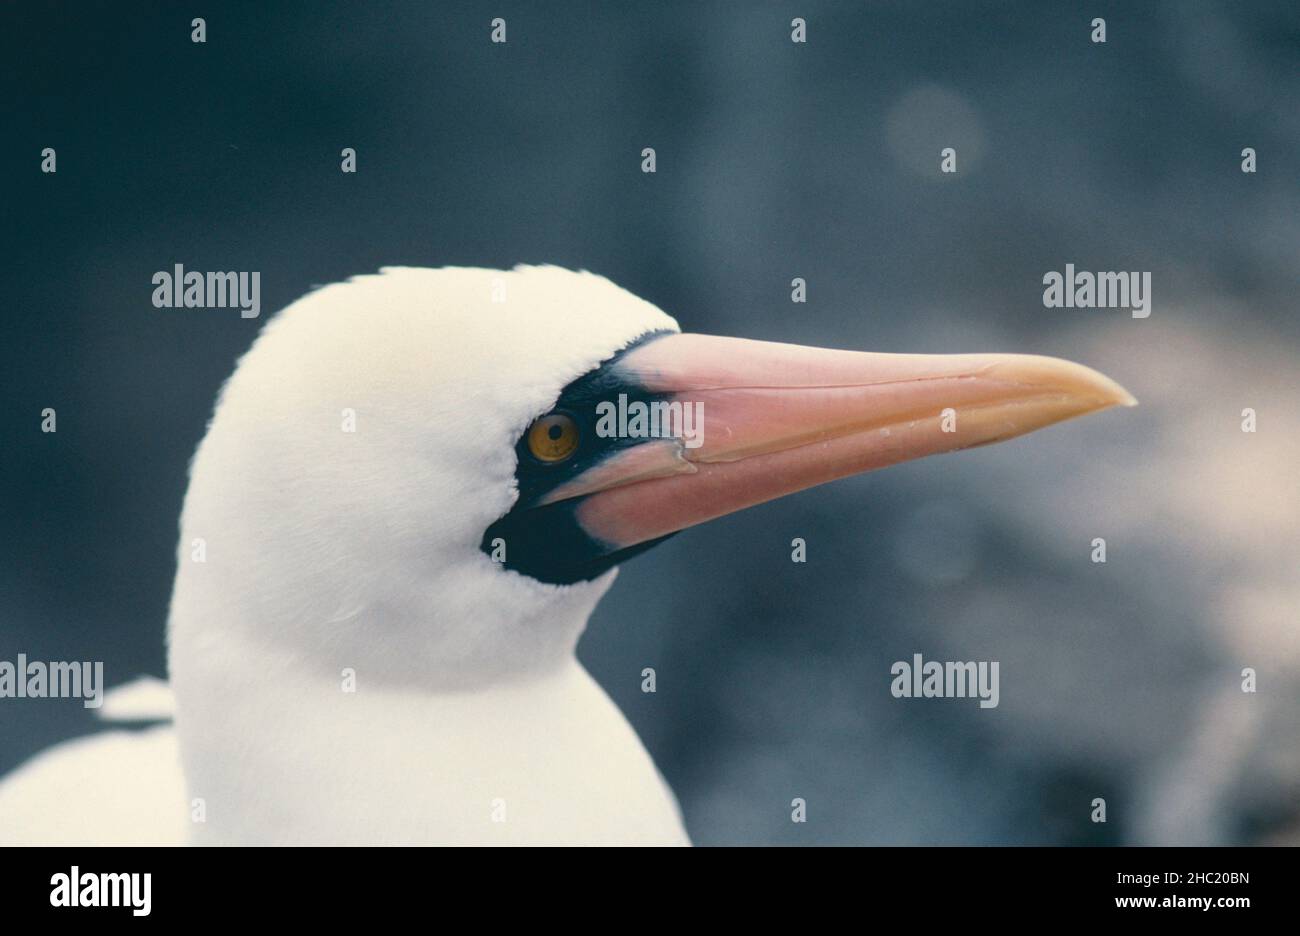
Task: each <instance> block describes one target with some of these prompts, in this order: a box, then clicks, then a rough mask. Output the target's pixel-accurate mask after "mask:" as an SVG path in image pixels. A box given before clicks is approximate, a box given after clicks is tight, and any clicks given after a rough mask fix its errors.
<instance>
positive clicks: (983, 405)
mask: <svg viewBox="0 0 1300 936" xmlns="http://www.w3.org/2000/svg"><path fill="white" fill-rule="evenodd" d="M1131 402H1132V398H1131V397H1129V395H1128V394H1127V393H1126V392H1125V391H1124V390H1123V389H1122V388H1120V387H1119V386H1118V385H1117V384H1115V383H1114V382H1113V381H1111V380H1109V379H1108V378H1106V377H1104V376H1102V375H1101V374H1099V373H1097V372H1095V371H1092V370H1090V369H1088V368H1086V367H1082V366H1080V365H1077V364H1071V363H1069V362H1066V361H1061V360H1057V359H1053V358H1044V357H1034V356H1026V355H1006V354H972V355H951V356H946V355H896V354H871V353H858V352H849V351H826V350H820V349H813V348H805V347H798V346H793V345H781V344H773V343H768V342H757V341H747V340H743V339H733V338H719V337H712V336H705V335H689V334H680V333H679V331H678V327H677V324H676V322H674V321H673V319H671V318H670V317H668V316H667V315H665V314H664V313H663V312H661V311H660V310H659V309H657V308H655V307H654V306H653V305H651V304H650V303H648V302H645V301H643V300H641V299H638V298H637V297H636V296H633V295H632V294H630V293H628V292H626V291H625V290H623V289H620V288H619V287H617V286H615V285H613V284H612V283H610V282H609V281H607V280H605V279H603V278H601V277H598V276H595V275H592V274H590V273H574V272H570V271H567V270H563V269H559V268H555V267H520V268H517V269H515V270H513V271H510V272H503V271H495V270H481V269H439V270H427V269H405V268H401V269H386V270H384V271H382V273H381V274H380V275H377V276H364V277H358V278H356V279H353V280H351V281H349V282H347V283H342V284H338V285H333V286H329V287H326V288H323V289H320V290H318V291H316V292H313V293H311V294H310V295H308V296H306V297H305V298H303V299H301V300H299V301H298V302H296V303H294V304H293V305H292V306H290V307H289V308H288V309H286V310H285V311H284V312H283V313H282V314H281V315H279V316H278V317H277V318H276V319H275V320H274V321H272V322H271V323H270V324H269V325H268V326H267V328H266V329H265V330H264V332H263V334H262V335H261V336H260V337H259V339H258V340H257V342H256V343H255V344H254V346H253V348H252V349H251V350H250V351H249V353H248V354H247V355H246V356H245V357H244V359H243V360H242V361H241V362H240V365H239V367H238V369H237V370H236V372H235V374H234V376H233V377H232V378H231V380H230V381H229V383H228V384H227V386H226V388H225V390H224V391H223V393H222V396H221V400H220V402H219V405H218V408H217V412H216V414H215V416H214V418H213V422H212V425H211V427H210V430H209V433H208V435H207V437H206V438H205V440H204V442H203V443H202V445H201V446H200V449H199V452H198V454H197V455H196V457H195V461H194V465H193V469H192V481H191V485H190V490H189V493H188V495H187V498H186V505H185V511H184V515H183V518H182V538H181V545H180V553H179V562H180V571H179V572H178V576H177V585H176V594H175V597H174V600H173V610H172V641H173V645H174V646H175V645H176V644H177V642H178V641H179V642H181V643H183V644H184V643H188V644H189V645H191V646H194V645H195V644H194V641H197V642H198V646H200V647H202V646H209V647H210V646H212V645H213V642H215V641H217V640H218V639H220V638H219V636H218V634H216V633H214V632H213V631H214V630H220V629H227V630H228V629H229V628H236V629H239V630H241V631H243V632H244V634H245V636H246V637H247V638H248V639H249V640H252V641H254V642H256V644H257V645H258V648H259V651H260V652H261V653H262V654H263V659H268V658H269V659H276V658H282V659H298V658H300V657H302V656H304V655H305V656H307V657H308V658H313V657H314V658H317V660H318V662H319V664H320V665H321V666H322V667H326V668H327V669H333V670H337V669H338V668H339V667H343V666H354V667H357V668H358V672H359V673H360V672H363V671H364V670H365V669H366V668H369V669H370V670H371V672H376V671H377V672H381V673H383V674H384V675H385V677H386V678H391V679H396V680H400V681H406V680H409V681H411V682H415V683H422V684H429V683H430V682H433V683H443V684H448V685H455V684H458V683H466V684H468V683H471V682H475V681H481V680H482V679H484V678H491V677H507V676H509V675H510V674H516V673H521V672H526V671H530V670H536V669H537V668H538V667H544V666H546V665H548V664H549V663H551V662H552V661H554V660H556V659H558V658H561V657H563V656H566V655H568V654H570V653H571V652H572V649H573V646H574V644H575V643H576V641H577V638H578V636H579V635H580V633H581V629H582V626H583V625H584V624H585V621H586V618H587V616H588V614H589V613H590V611H591V609H592V608H593V607H594V605H595V603H596V602H597V601H598V600H599V598H600V596H601V595H602V594H603V593H604V591H605V590H606V589H607V588H608V586H609V584H610V583H611V581H612V577H613V571H612V570H613V568H614V567H615V566H616V565H617V564H618V563H619V562H620V561H621V560H623V559H624V558H626V557H628V556H630V555H632V554H634V553H636V552H639V551H641V550H643V549H645V548H647V547H649V546H651V545H653V544H654V543H656V542H658V541H659V540H661V539H662V538H663V537H665V536H668V535H670V534H672V533H675V532H677V531H679V530H682V529H685V528H687V527H689V526H692V525H694V524H697V523H701V522H703V521H706V520H709V519H712V518H715V517H719V516H722V515H724V514H727V513H730V512H732V511H735V510H739V509H741V508H743V507H747V506H750V505H753V504H758V503H761V502H763V501H767V500H771V499H773V498H776V497H780V496H782V495H784V494H788V493H792V492H794V491H798V490H802V489H804V488H807V487H811V486H813V485H816V484H820V483H823V482H826V481H830V480H833V479H836V478H840V477H844V476H846V475H850V474H856V473H858V472H862V471H867V470H870V469H872V468H878V467H882V466H885V465H889V464H893V463H896V462H900V461H905V460H909V459H913V458H919V457H921V456H924V455H930V454H936V453H940V452H949V451H953V450H956V449H962V448H969V447H971V446H975V445H983V444H986V443H989V442H996V441H999V440H1002V439H1007V438H1011V437H1012V436H1016V435H1020V434H1023V433H1025V432H1029V431H1031V430H1033V429H1037V428H1040V427H1042V426H1046V425H1048V424H1050V423H1054V422H1057V421H1060V420H1062V419H1067V418H1070V417H1072V416H1078V415H1081V414H1084V413H1088V412H1093V411H1096V410H1100V409H1105V408H1107V407H1110V406H1114V405H1117V404H1129V403H1131ZM196 540H202V541H203V553H204V557H203V558H204V561H202V562H198V561H195V558H194V556H195V551H196V549H197V547H196V545H195V541H196ZM200 609H201V610H200ZM277 654H278V655H279V656H278V657H277ZM175 666H176V654H175V652H173V667H174V668H175Z"/></svg>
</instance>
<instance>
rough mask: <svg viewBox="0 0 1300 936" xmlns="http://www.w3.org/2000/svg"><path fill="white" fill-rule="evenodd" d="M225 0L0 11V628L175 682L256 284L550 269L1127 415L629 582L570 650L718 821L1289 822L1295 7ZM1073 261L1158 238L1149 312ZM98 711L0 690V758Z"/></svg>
mask: <svg viewBox="0 0 1300 936" xmlns="http://www.w3.org/2000/svg"><path fill="white" fill-rule="evenodd" d="M202 7H203V8H202V9H199V8H198V7H194V8H193V9H191V8H190V7H185V8H184V9H182V8H178V7H176V5H175V4H164V3H158V4H144V3H141V4H130V5H126V6H123V5H122V4H117V3H113V4H110V3H81V4H25V5H15V4H6V5H5V6H4V9H3V11H2V12H0V47H2V48H0V68H3V69H4V74H5V78H4V89H5V93H4V95H3V99H4V100H3V102H2V103H0V107H2V108H3V109H4V119H3V125H4V127H5V145H4V147H3V148H2V150H3V151H2V152H0V160H3V163H4V165H3V174H2V175H0V187H2V189H0V191H2V193H3V200H2V203H3V206H4V208H3V211H4V215H5V223H4V224H3V226H2V229H0V238H3V240H4V244H3V252H2V254H0V255H2V256H3V257H4V263H3V287H4V297H3V298H4V302H3V308H2V309H0V329H2V330H3V331H2V334H0V339H2V340H0V382H2V384H3V401H4V405H3V407H0V421H2V424H0V432H2V435H0V452H2V453H3V454H2V456H0V496H2V498H3V499H2V501H0V510H2V514H0V659H6V660H13V659H15V657H16V654H17V653H19V652H25V653H26V654H28V656H29V657H30V658H39V659H45V660H51V659H54V660H62V659H68V660H74V659H75V660H80V659H96V660H103V661H104V662H105V669H106V678H107V681H108V682H109V683H111V684H117V683H121V682H125V681H127V680H129V679H131V678H133V677H134V676H136V675H138V674H142V673H153V674H158V675H163V674H164V672H165V655H164V643H163V642H164V628H165V620H166V612H167V605H168V600H169V594H170V589H171V579H172V575H173V572H174V560H173V555H174V551H175V546H176V537H177V517H178V514H179V509H180V504H181V498H182V495H183V493H184V490H185V485H186V467H187V463H188V459H189V458H190V456H191V454H192V452H193V450H194V448H195V446H196V445H197V443H198V441H199V439H200V438H201V437H202V435H203V432H204V427H205V423H206V420H207V418H208V416H209V415H210V412H211V408H212V404H213V400H214V398H215V394H216V392H217V389H218V388H219V386H220V385H221V383H222V381H223V380H224V379H225V378H226V377H227V376H228V375H229V373H230V371H231V369H232V366H233V364H234V362H235V359H236V357H237V356H238V355H239V354H241V353H242V352H243V351H244V349H245V348H247V347H248V345H249V344H250V343H251V341H252V340H253V338H254V336H255V334H256V333H257V331H258V329H259V328H260V327H261V326H262V324H263V323H264V322H265V321H266V320H267V319H268V318H269V317H270V315H271V313H272V312H273V311H274V310H276V309H279V308H281V307H283V306H284V305H286V304H288V303H289V302H291V301H292V300H294V299H295V298H297V297H298V296H300V295H302V294H303V293H304V292H306V291H307V290H309V289H311V288H312V287H313V286H314V285H316V284H323V283H329V282H333V281H336V280H340V279H343V278H346V277H348V276H351V275H353V274H358V273H367V272H373V271H374V270H376V269H377V268H378V267H380V266H383V265H390V264H411V265H422V266H442V265H481V266H501V267H510V266H513V265H514V264H516V263H520V262H529V263H542V262H545V263H554V264H560V265H564V266H568V267H573V268H586V269H590V270H593V271H596V272H598V273H601V274H603V275H605V276H608V277H609V278H611V279H612V280H614V281H615V282H617V283H619V284H620V285H622V286H624V287H626V288H628V289H630V290H632V291H633V292H635V293H637V294H638V295H640V296H643V297H645V298H647V299H649V300H650V301H652V302H654V303H656V304H657V305H659V306H660V307H661V308H663V309H664V310H665V311H667V312H669V313H670V314H672V315H674V316H676V317H677V319H678V320H679V321H680V322H681V324H682V326H683V328H684V329H687V330H691V331H700V332H712V333H719V334H731V335H743V336H746V337H752V338H764V339H770V340H776V341H787V342H797V343H803V344H814V345H823V346H831V347H843V348H853V349H863V350H879V351H917V352H962V351H988V350H997V351H1015V352H1030V353H1042V354H1052V355H1059V356H1064V357H1068V358H1071V359H1074V360H1078V361H1081V362H1083V363H1086V364H1089V365H1091V366H1093V367H1096V368H1098V369H1100V370H1102V371H1104V372H1105V373H1107V374H1109V375H1110V376H1112V377H1114V378H1116V379H1117V380H1119V381H1120V382H1121V383H1123V384H1124V385H1125V386H1126V387H1127V388H1128V389H1130V390H1131V391H1132V392H1133V393H1134V394H1135V395H1136V396H1137V397H1138V398H1139V399H1140V401H1141V406H1140V407H1139V408H1138V409H1136V410H1125V411H1112V412H1109V413H1106V414H1103V415H1101V416H1095V417H1090V418H1088V419H1086V420H1083V421H1081V422H1078V423H1068V424H1065V425H1062V426H1057V427H1053V428H1051V429H1048V430H1046V431H1043V432H1041V433H1036V434H1034V435H1032V436H1029V437H1027V438H1023V439H1019V440H1016V441H1013V442H1009V443H1005V444H1002V445H998V446H994V447H991V448H984V449H979V450H977V451H972V452H967V453H962V454H960V455H957V456H954V457H945V458H937V459H931V460H928V461H924V462H920V463H916V464H910V465H904V466H900V467H897V468H892V469H888V470H885V471H883V472H878V473H874V474H869V475H866V476H863V477H859V478H854V479H851V480H846V481H841V482H839V483H836V484H833V485H831V486H829V487H825V488H822V489H819V490H814V491H811V492H808V493H805V494H801V495H799V496H796V497H792V498H788V499H785V500H781V501H777V502H775V503H772V504H768V505H766V506H763V507H759V508H755V509H752V510H749V511H746V512H743V513H741V514H738V515H735V516H732V517H729V518H726V519H724V520H720V521H717V522H715V523H712V524H710V525H707V526H705V527H702V528H699V529H696V530H692V531H688V532H686V533H684V534H682V535H681V536H678V537H676V538H674V539H672V540H670V541H669V542H668V543H666V544H664V545H662V546H660V547H659V548H657V549H655V550H653V551H651V552H650V553H648V554H646V555H645V556H643V557H640V558H638V559H636V560H634V561H633V562H631V563H630V564H628V565H627V566H625V567H624V569H623V571H622V574H621V576H620V581H619V583H618V584H617V585H616V587H615V588H614V589H613V591H612V592H611V593H610V594H609V596H608V597H607V598H606V599H605V601H604V602H603V603H602V604H601V605H600V607H599V608H598V610H597V612H596V614H595V616H594V618H593V620H592V622H591V627H590V629H589V631H588V633H587V635H586V637H585V638H584V639H583V642H582V644H581V646H580V648H579V650H580V656H581V658H582V659H583V661H584V662H585V663H586V664H587V666H588V667H589V668H590V669H591V671H592V672H593V674H594V675H595V677H596V678H597V679H598V680H599V681H600V682H601V684H602V685H604V686H605V687H606V689H607V690H608V691H609V693H610V694H611V695H612V696H613V698H614V699H615V701H616V702H617V703H618V704H619V705H620V707H621V708H622V709H623V710H624V712H626V713H627V715H628V717H629V718H630V720H631V721H632V722H633V724H634V725H635V726H636V728H637V730H638V731H639V732H640V733H641V736H642V738H643V739H644V740H645V742H646V744H647V746H648V747H649V749H650V751H651V753H652V754H653V755H654V757H655V760H656V761H657V762H658V763H659V765H660V767H661V769H662V770H663V772H664V773H665V775H666V776H667V779H668V780H669V782H670V783H671V784H672V786H673V787H674V789H675V790H676V791H677V793H678V795H679V797H680V799H681V803H682V807H683V811H684V813H685V818H686V824H687V827H688V829H689V831H690V832H691V834H692V836H693V837H694V839H695V840H696V841H697V842H699V843H704V844H715V843H774V844H804V843H978V844H993V843H1044V844H1050V843H1062V844H1111V843H1115V844H1118V843H1168V844H1176V843H1193V842H1195V843H1248V842H1284V841H1285V842H1296V841H1300V619H1298V614H1297V609H1300V575H1298V574H1297V572H1298V571H1300V569H1298V567H1300V561H1298V560H1300V497H1298V496H1297V483H1296V468H1297V465H1298V464H1300V441H1298V440H1300V398H1298V394H1297V390H1298V389H1300V388H1298V386H1297V384H1298V382H1300V381H1298V380H1297V351H1298V350H1300V341H1298V340H1297V339H1298V338H1300V335H1298V332H1300V325H1298V324H1297V316H1296V312H1297V295H1300V278H1298V275H1297V272H1298V270H1300V264H1298V263H1297V261H1298V260H1300V187H1298V186H1297V178H1298V175H1300V67H1298V66H1300V7H1298V6H1297V5H1296V4H1295V3H1294V2H1289V0H1288V2H1277V3H1270V2H1253V3H1248V4H1238V3H1226V2H1225V3H1197V2H1168V3H1155V2H1153V3H1144V4H1132V3H1107V2H1094V3H1091V4H1088V5H1086V9H1085V8H1084V7H1081V6H1079V5H1078V4H1051V3H1040V2H1023V3H996V4H992V3H991V4H971V3H960V2H954V3H920V2H909V3H901V2H900V3H818V2H805V0H799V2H754V3H741V2H716V3H653V4H652V3H644V4H621V3H620V4H615V3H609V4H599V3H592V2H586V3H576V2H575V3H544V2H543V3H539V2H528V3H510V2H505V3H496V2H494V3H466V4H455V3H448V4H444V3H438V4H434V3H426V2H412V3H375V4H364V5H362V4H339V3H312V4H303V5H301V6H297V7H290V6H287V5H266V4H261V3H249V4H228V3H216V2H210V3H205V4H203V5H202ZM193 16H204V17H205V18H206V20H207V42H206V44H202V45H196V44H193V43H191V41H190V20H191V18H192V17H193ZM496 16H501V17H504V18H505V19H506V21H507V38H508V41H507V43H506V44H504V45H494V44H492V43H491V42H490V41H489V31H490V26H489V23H490V21H491V19H492V18H493V17H496ZM796 16H798V17H803V18H804V19H805V20H806V21H807V35H808V41H807V43H806V44H795V43H792V42H791V41H790V32H791V26H790V21H791V19H792V18H793V17H796ZM1093 17H1104V18H1105V19H1106V30H1107V32H1106V36H1107V41H1106V43H1105V44H1094V43H1093V42H1092V41H1090V38H1089V37H1090V33H1091V31H1092V27H1091V25H1090V23H1091V20H1092V19H1093ZM47 146H48V147H53V148H54V149H55V150H56V151H57V154H58V155H57V158H58V172H57V174H55V175H45V174H42V173H41V172H40V153H41V150H42V149H43V148H44V147H47ZM647 146H651V147H654V148H655V150H656V152H657V164H658V165H657V170H658V171H657V172H656V173H655V174H653V175H647V174H643V173H642V172H641V171H640V164H641V150H642V148H643V147H647ZM948 146H951V147H953V148H954V149H955V150H956V151H957V159H958V172H957V173H956V174H953V175H944V174H941V173H940V172H939V159H940V156H939V154H940V150H941V149H942V148H944V147H948ZM1248 146H1249V147H1253V148H1255V150H1256V151H1257V153H1258V172H1257V173H1255V174H1244V173H1243V172H1242V171H1241V169H1240V166H1241V155H1240V154H1241V150H1242V149H1243V148H1244V147H1248ZM343 147H353V148H355V149H356V152H357V164H358V172H357V173H356V174H355V175H344V174H342V173H341V172H340V171H339V163H340V150H341V149H342V148H343ZM174 263H183V264H184V265H185V267H186V268H187V269H194V270H258V271H261V274H262V309H263V312H262V318H261V319H258V320H251V321H250V320H243V319H241V318H240V317H239V315H238V313H237V312H232V311H229V310H208V311H204V310H169V309H161V310H160V309H155V308H154V307H153V306H152V305H151V302H150V297H151V294H152V289H153V287H152V284H151V283H150V278H151V276H152V274H153V273H154V272H155V271H157V270H170V269H171V267H172V265H173V264H174ZM1066 263H1074V264H1075V266H1076V267H1077V268H1078V269H1080V270H1090V271H1097V270H1137V271H1150V272H1151V274H1152V283H1153V300H1152V313H1151V316H1150V318H1148V319H1145V320H1136V319H1133V318H1131V317H1129V315H1128V313H1127V312H1124V311H1114V310H1080V309H1045V308H1044V307H1043V304H1042V291H1043V285H1042V277H1043V275H1044V273H1046V272H1048V271H1052V270H1056V271H1061V270H1063V269H1064V266H1065V264H1066ZM796 276H797V277H803V278H804V279H805V280H806V281H807V296H808V301H807V303H806V304H803V305H796V304H792V303H791V301H790V290H791V287H790V281H791V279H792V278H794V277H796ZM45 407H54V408H55V409H56V410H57V412H58V432H57V434H53V435H46V434H42V433H41V432H40V431H39V425H40V412H41V410H42V409H43V408H45ZM1246 407H1251V408H1254V409H1255V410H1256V411H1257V413H1258V432H1256V433H1254V434H1248V433H1243V432H1242V431H1241V418H1242V410H1243V409H1244V408H1246ZM794 537H803V538H805V539H806V541H807V544H808V562H807V563H806V564H794V563H792V562H791V561H790V541H791V539H792V538H794ZM1095 537H1104V538H1105V539H1106V541H1107V558H1108V561H1107V562H1106V563H1105V564H1104V565H1103V564H1095V563H1093V562H1092V561H1091V559H1090V554H1091V552H1092V546H1091V543H1092V540H1093V539H1094V538H1095ZM914 653H921V654H923V655H924V656H925V658H926V659H937V660H967V659H969V660H996V661H1000V663H1001V686H1000V689H1001V704H1000V705H999V707H998V708H996V709H988V710H985V709H981V708H979V707H978V705H977V704H975V703H973V702H964V701H951V700H932V701H915V700H914V701H905V700H896V699H894V698H892V697H891V696H890V694H889V684H890V679H891V677H890V673H889V668H890V666H891V664H892V663H893V662H894V661H896V660H910V659H911V657H912V654H914ZM646 666H653V667H654V668H655V669H656V671H657V674H658V692H657V693H655V694H653V695H649V694H643V693H642V692H641V691H640V682H641V675H640V674H641V670H642V669H643V667H646ZM1244 667H1253V668H1254V669H1255V670H1256V671H1257V673H1258V687H1259V691H1258V693H1256V694H1253V695H1251V694H1245V693H1243V692H1242V691H1241V671H1242V669H1243V668H1244ZM96 730H98V729H97V726H96V724H95V721H94V719H93V717H92V715H91V713H90V712H87V711H86V710H84V709H83V708H82V707H81V705H80V703H79V702H77V701H66V702H58V703H52V702H33V701H16V700H6V701H3V702H0V773H3V772H5V771H7V770H9V769H11V768H13V767H14V766H16V765H17V764H19V763H20V762H22V761H23V760H24V759H26V758H27V757H29V756H30V755H32V754H33V753H35V752H36V751H38V750H40V749H42V748H44V747H46V746H48V745H51V744H53V743H56V742H58V741H60V740H64V739H67V738H70V737H73V736H77V735H83V734H87V733H90V732H93V731H96ZM794 797H803V798H804V799H805V800H806V801H807V804H808V806H807V814H808V821H807V822H806V823H805V824H794V823H792V822H791V821H790V802H791V800H792V798H794ZM1096 797H1102V798H1104V799H1105V800H1106V803H1107V820H1108V821H1107V822H1106V823H1105V824H1099V823H1094V822H1092V821H1090V814H1091V812H1092V806H1091V803H1092V800H1093V799H1094V798H1096Z"/></svg>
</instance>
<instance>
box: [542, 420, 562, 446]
mask: <svg viewBox="0 0 1300 936" xmlns="http://www.w3.org/2000/svg"><path fill="white" fill-rule="evenodd" d="M546 434H547V435H548V436H550V437H551V441H552V442H554V441H555V440H556V439H558V438H559V437H560V436H562V435H564V430H563V429H561V428H560V427H559V425H558V424H555V425H552V426H551V428H549V429H547V430H546Z"/></svg>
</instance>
